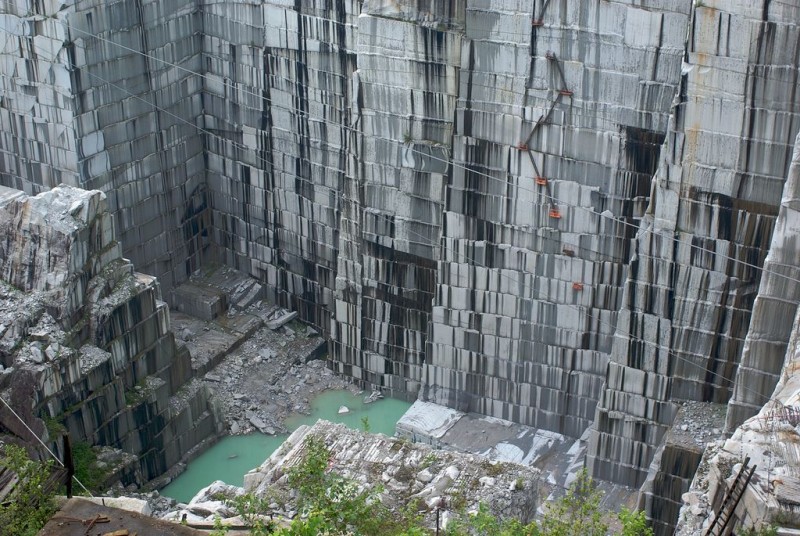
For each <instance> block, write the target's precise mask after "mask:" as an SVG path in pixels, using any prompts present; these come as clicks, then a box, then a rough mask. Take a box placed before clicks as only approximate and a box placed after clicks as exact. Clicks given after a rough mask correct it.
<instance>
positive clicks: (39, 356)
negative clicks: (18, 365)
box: [31, 344, 44, 363]
mask: <svg viewBox="0 0 800 536" xmlns="http://www.w3.org/2000/svg"><path fill="white" fill-rule="evenodd" d="M31 359H32V360H33V362H34V363H44V354H43V353H42V349H41V348H39V345H38V344H32V345H31Z"/></svg>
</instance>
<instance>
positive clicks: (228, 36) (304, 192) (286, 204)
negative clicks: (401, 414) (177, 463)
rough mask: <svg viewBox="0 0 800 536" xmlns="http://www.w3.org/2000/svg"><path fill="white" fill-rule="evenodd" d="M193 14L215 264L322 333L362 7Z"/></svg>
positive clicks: (240, 5)
mask: <svg viewBox="0 0 800 536" xmlns="http://www.w3.org/2000/svg"><path fill="white" fill-rule="evenodd" d="M200 4H201V7H200V9H201V11H202V16H203V21H204V28H205V30H204V34H205V35H204V38H203V43H204V44H203V56H204V66H205V67H206V72H205V80H204V84H205V94H204V121H205V124H206V126H207V132H206V142H207V147H208V152H207V158H208V164H209V169H208V174H209V175H208V183H209V189H210V191H211V195H212V207H213V208H212V211H213V220H214V237H215V243H216V244H217V245H218V246H220V247H219V252H218V253H219V254H220V255H221V256H222V257H223V259H224V260H225V261H226V262H227V263H229V264H231V265H233V266H235V267H236V268H238V269H240V270H242V271H244V272H246V273H249V274H251V275H253V276H255V277H258V278H259V279H260V280H262V281H264V282H266V284H267V289H268V290H269V292H270V294H271V295H272V297H273V298H274V299H275V300H276V301H277V302H278V303H280V304H281V305H283V306H286V307H291V308H292V309H295V310H297V311H298V312H299V313H300V315H301V317H302V318H303V319H304V320H306V321H309V322H312V323H314V324H315V325H316V326H318V327H320V328H322V329H323V330H325V332H329V331H330V322H331V312H332V311H333V306H334V297H333V292H334V285H335V278H336V270H337V257H338V254H339V225H340V223H339V211H340V205H341V204H342V193H343V191H344V187H345V181H346V172H347V167H348V148H349V144H350V143H351V136H350V134H349V128H350V127H351V126H352V125H351V118H350V110H349V107H350V100H351V77H352V74H353V72H354V70H355V57H354V43H353V37H354V30H353V28H354V25H355V20H356V17H357V16H358V6H357V5H356V2H351V1H340V2H328V3H321V2H320V3H313V2H312V3H308V2H303V3H296V5H295V6H294V7H285V6H284V4H283V3H278V2H275V3H272V2H266V3H265V2H261V1H258V2H247V1H235V2H201V3H200ZM301 4H302V5H301ZM323 4H324V5H323Z"/></svg>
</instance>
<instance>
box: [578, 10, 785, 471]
mask: <svg viewBox="0 0 800 536" xmlns="http://www.w3.org/2000/svg"><path fill="white" fill-rule="evenodd" d="M717 4H719V5H717ZM796 15H797V7H792V6H791V5H788V4H775V3H771V2H768V1H767V2H757V3H753V4H747V5H744V4H742V5H739V4H736V5H727V4H723V3H715V4H714V5H713V6H709V5H707V6H698V7H696V8H695V10H694V15H693V19H692V25H691V32H690V34H689V40H688V43H687V63H686V65H684V69H683V78H682V85H681V92H680V95H679V98H678V100H677V102H676V107H675V113H674V123H673V124H672V125H671V128H670V132H669V134H668V136H667V143H666V145H665V150H664V151H663V154H664V157H665V158H664V161H663V162H662V164H661V166H660V168H659V171H658V174H657V180H656V185H655V190H654V193H653V196H652V199H651V203H652V205H651V209H652V216H648V217H647V218H646V220H645V221H644V222H643V224H642V226H641V230H640V233H639V234H638V236H637V240H636V243H635V249H634V254H633V259H632V261H631V264H630V270H629V274H628V280H627V282H626V284H625V294H624V298H623V304H622V307H621V311H620V314H619V319H618V324H617V333H616V337H615V341H614V347H613V350H612V354H611V362H610V364H609V368H608V373H607V379H606V386H605V389H604V392H603V395H602V398H601V402H600V404H599V405H598V410H597V416H596V420H595V431H594V433H593V436H592V439H591V443H592V447H591V448H592V449H593V456H592V457H591V458H590V463H589V465H590V467H591V468H592V469H593V472H594V474H595V475H597V476H599V477H601V478H604V479H611V480H616V481H621V482H628V483H631V484H633V485H638V484H640V483H641V481H642V479H643V477H644V472H645V471H644V469H643V465H642V461H643V460H648V459H650V458H651V457H652V453H653V451H654V449H655V448H656V446H657V445H658V443H659V441H660V439H661V437H662V436H663V433H664V431H665V430H666V428H667V427H668V426H669V425H670V424H671V423H672V419H673V418H674V415H675V411H676V409H677V408H676V405H675V403H674V402H675V401H679V400H698V401H711V402H727V400H728V399H729V397H730V395H731V388H732V382H733V380H734V376H735V374H736V370H737V366H738V364H739V359H740V357H741V354H742V348H743V343H744V338H745V335H746V334H747V326H748V325H749V323H750V319H751V308H752V304H753V301H754V299H755V297H756V293H757V291H758V288H759V280H760V277H761V270H760V268H759V267H760V266H761V265H762V263H763V260H764V257H765V255H766V253H767V251H768V247H769V244H770V237H771V235H772V230H773V226H774V223H775V216H776V215H777V212H778V205H779V203H780V198H781V192H782V190H783V182H784V180H785V177H786V174H787V170H788V166H789V161H790V158H791V147H792V142H793V140H794V137H795V135H796V134H797V131H798V127H800V121H798V117H797V112H798V108H799V107H800V96H798V94H797V92H796V91H795V90H794V89H793V88H794V87H795V85H796V80H797V74H798V71H797V69H798V61H797V50H798V47H799V46H800V34H798V26H797V16H796ZM776 240H778V241H779V242H783V241H784V240H791V238H790V237H783V238H780V239H778V238H776ZM791 254H792V255H794V254H796V251H795V250H792V252H791ZM776 255H777V257H776V262H778V263H780V262H781V259H782V257H780V253H779V252H778V253H776ZM775 277H777V276H775ZM775 277H773V276H770V279H769V280H768V281H776V279H775ZM773 284H774V283H773ZM782 284H785V281H782ZM765 285H766V286H765V287H762V292H764V291H766V294H765V296H763V297H762V300H766V301H768V300H769V299H770V298H769V296H770V295H771V294H773V293H774V292H775V289H774V288H773V287H772V285H770V283H769V282H767V283H765ZM778 292H781V291H778ZM762 307H763V306H762ZM789 309H791V307H789ZM763 322H770V320H769V317H765V316H764V315H763V311H762V313H760V314H759V316H758V317H757V318H756V323H755V324H754V328H753V330H752V331H751V333H752V334H753V335H751V340H752V339H754V338H755V339H758V338H759V337H760V335H759V329H760V328H759V327H758V326H759V325H761V324H762V323H763ZM785 327H786V326H785V325H783V324H781V325H776V326H775V329H776V330H777V331H784V332H785V331H786V330H785ZM751 344H752V343H751ZM784 344H785V343H784ZM779 353H780V352H779ZM769 355H774V353H773V354H762V355H759V356H757V357H756V356H753V357H750V358H749V360H750V362H751V364H750V365H748V367H750V368H754V367H753V364H755V363H756V362H759V361H760V360H761V359H765V360H767V361H768V360H769ZM759 366H760V368H761V370H760V371H749V372H746V373H745V375H743V376H742V377H741V380H742V381H744V382H747V383H748V384H752V383H753V380H754V379H755V378H758V379H759V382H757V383H758V384H759V385H758V386H756V385H753V387H754V388H755V389H756V390H757V391H759V392H761V393H764V392H769V390H771V388H768V389H767V390H765V389H764V388H762V386H764V387H766V385H765V384H767V383H768V380H767V379H764V376H767V378H769V376H770V375H772V378H774V374H775V365H774V363H770V364H767V363H766V362H765V363H763V364H762V365H759ZM778 368H779V367H778ZM772 381H773V385H774V379H773V380H772ZM748 396H749V395H748ZM738 400H739V401H737V402H735V403H734V407H741V406H742V405H743V404H744V403H746V402H747V400H748V399H747V397H746V396H744V391H743V390H741V389H740V397H739V399H738ZM761 404H763V400H762V401H761ZM737 413H738V411H737Z"/></svg>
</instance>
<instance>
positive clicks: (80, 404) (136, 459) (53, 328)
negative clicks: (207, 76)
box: [0, 186, 221, 485]
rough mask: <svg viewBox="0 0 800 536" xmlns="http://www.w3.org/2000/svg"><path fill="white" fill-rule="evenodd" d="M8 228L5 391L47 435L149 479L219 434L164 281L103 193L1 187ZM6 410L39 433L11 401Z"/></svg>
mask: <svg viewBox="0 0 800 536" xmlns="http://www.w3.org/2000/svg"><path fill="white" fill-rule="evenodd" d="M0 234H2V236H3V240H2V243H0V279H2V283H1V284H0V311H2V313H0V365H2V366H1V367H0V390H2V393H3V399H4V400H6V401H11V404H12V405H13V406H15V407H16V409H17V410H18V411H19V413H21V414H22V416H23V418H24V419H25V421H26V422H27V423H29V425H30V426H32V427H33V428H34V429H35V431H36V433H37V435H40V436H43V437H45V438H47V437H48V436H49V439H50V440H52V441H55V440H56V439H57V436H58V435H60V434H61V433H62V432H67V433H69V435H70V437H71V440H72V441H73V442H78V441H86V442H88V443H90V444H92V445H101V446H105V447H110V448H112V449H115V450H116V451H117V453H118V454H119V455H118V456H114V457H113V458H114V459H115V460H116V461H114V462H113V464H112V465H110V469H109V470H113V472H114V473H115V475H116V477H117V478H121V479H122V482H123V484H125V485H127V484H139V485H140V484H143V483H145V482H147V481H149V480H151V479H153V478H155V477H158V476H160V475H161V474H162V473H164V472H165V471H166V470H167V469H169V468H170V467H173V466H174V465H175V464H177V463H178V462H180V461H182V460H184V458H185V456H186V454H187V453H188V452H189V451H190V450H191V449H192V448H194V447H195V446H196V445H198V444H200V443H202V442H203V441H204V440H206V439H209V438H213V437H215V436H217V435H218V434H219V433H220V432H221V428H220V426H221V422H220V420H219V418H218V416H217V415H216V411H215V408H214V407H213V405H212V404H211V403H210V401H209V399H210V394H209V393H208V392H207V391H206V389H205V388H203V387H202V386H200V384H199V382H197V381H196V380H195V381H194V382H193V381H192V378H191V376H192V367H191V363H190V357H189V352H188V350H187V349H186V347H185V346H177V345H176V343H175V338H174V335H173V334H172V332H171V331H170V324H169V312H168V307H167V304H166V303H165V302H163V301H162V300H161V294H160V289H159V286H158V283H157V281H156V280H155V278H153V277H152V276H148V275H144V274H140V273H136V272H134V271H133V267H132V266H131V264H130V262H129V261H128V260H126V259H124V258H123V257H122V255H121V247H120V245H119V242H117V240H116V238H115V233H114V225H113V222H112V218H111V214H110V213H109V211H108V207H107V204H106V197H105V195H104V194H103V193H102V192H99V191H96V190H95V191H86V190H82V189H78V188H72V187H69V186H59V187H56V188H54V189H52V190H48V191H46V192H43V193H41V194H38V195H37V196H35V197H28V196H26V195H24V194H22V193H21V192H18V191H17V190H12V189H9V188H5V187H0ZM0 419H1V420H2V425H3V427H4V428H9V429H10V430H11V431H12V432H15V433H16V434H17V435H18V436H20V437H23V438H25V439H26V440H29V441H32V440H33V438H31V437H30V433H29V432H27V431H26V430H17V429H15V427H17V426H19V423H18V422H17V421H16V420H15V418H14V416H13V415H12V414H11V413H10V412H9V411H7V410H6V408H5V407H4V408H3V411H2V413H0ZM43 422H45V423H47V427H46V431H45V426H43ZM130 455H134V456H132V457H131V456H130Z"/></svg>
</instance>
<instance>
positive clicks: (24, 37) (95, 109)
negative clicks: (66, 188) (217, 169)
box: [0, 0, 208, 288]
mask: <svg viewBox="0 0 800 536" xmlns="http://www.w3.org/2000/svg"><path fill="white" fill-rule="evenodd" d="M0 14H2V15H1V16H2V19H1V20H2V22H0V24H2V26H3V49H2V51H0V54H2V56H0V57H2V59H3V65H4V67H3V73H4V74H5V75H6V76H4V77H3V78H2V84H3V87H2V89H3V102H2V104H0V114H2V117H3V125H4V126H5V128H4V129H3V130H4V134H3V143H2V148H3V152H2V171H1V172H0V181H2V184H3V185H6V186H11V187H14V188H18V189H21V190H24V191H26V192H28V193H37V192H40V191H43V190H44V189H48V188H51V187H53V186H55V185H57V184H60V183H62V182H63V183H65V184H71V185H73V186H81V187H85V188H89V189H92V188H96V189H100V190H102V191H104V192H105V193H106V194H107V196H108V203H109V207H110V209H111V211H112V212H113V213H114V215H115V216H116V221H117V228H118V230H119V233H120V238H121V241H122V244H123V248H124V251H125V254H126V255H127V256H128V257H130V258H131V259H132V260H133V261H134V262H135V263H136V265H137V266H138V267H139V268H140V269H142V270H144V271H146V272H148V273H151V274H153V275H156V276H158V277H159V278H160V280H161V281H162V282H163V284H165V285H166V287H167V288H169V287H171V286H172V283H173V281H174V280H178V281H181V280H183V279H185V278H186V275H187V274H188V273H190V272H191V271H193V270H194V269H196V267H197V266H198V263H199V256H200V253H201V250H202V248H203V247H204V245H205V243H206V240H205V239H204V234H205V233H206V228H207V227H208V214H207V212H206V211H205V208H206V206H207V199H206V195H205V164H204V158H203V137H202V133H201V132H200V131H199V130H198V129H197V124H196V123H195V118H197V117H198V116H199V115H200V110H201V106H202V98H201V91H202V89H203V85H202V79H200V78H198V77H196V76H192V75H191V73H190V72H188V71H187V70H189V71H196V70H198V69H199V68H200V58H201V55H200V52H201V49H200V45H201V41H200V36H199V33H198V29H199V27H198V21H199V19H198V14H197V10H196V7H195V6H194V4H193V3H187V2H181V1H169V2H162V1H147V0H136V1H127V0H126V1H112V2H101V1H92V2H77V3H76V2H72V1H57V2H45V3H39V2H14V3H8V2H7V3H5V4H3V5H2V6H0Z"/></svg>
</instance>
